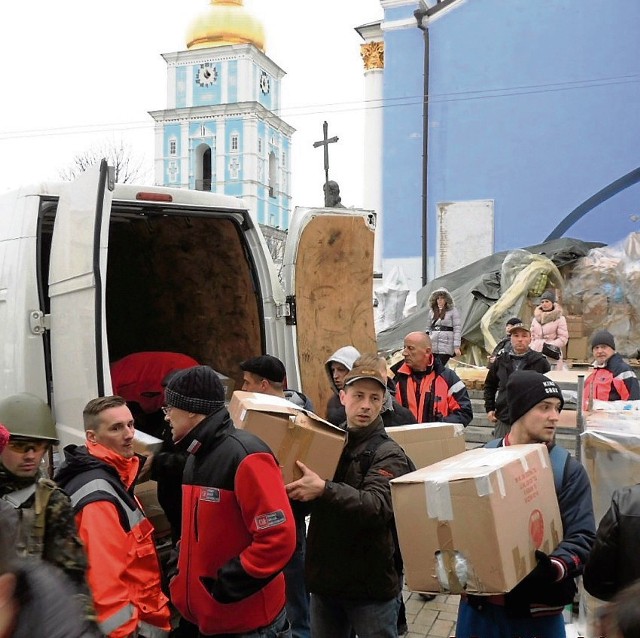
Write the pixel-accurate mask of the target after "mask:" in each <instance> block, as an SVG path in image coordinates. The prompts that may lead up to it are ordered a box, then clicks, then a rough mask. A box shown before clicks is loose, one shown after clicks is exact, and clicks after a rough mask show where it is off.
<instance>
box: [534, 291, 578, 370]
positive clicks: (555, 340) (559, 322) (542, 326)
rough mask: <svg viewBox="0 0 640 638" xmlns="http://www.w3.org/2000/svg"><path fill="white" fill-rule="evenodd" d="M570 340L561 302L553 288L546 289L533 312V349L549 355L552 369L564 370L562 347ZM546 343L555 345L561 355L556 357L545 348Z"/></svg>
mask: <svg viewBox="0 0 640 638" xmlns="http://www.w3.org/2000/svg"><path fill="white" fill-rule="evenodd" d="M567 341H569V330H568V329H567V320H566V319H565V318H564V315H563V314H562V308H561V306H560V304H558V303H556V295H555V293H554V292H553V290H546V291H545V292H543V293H542V296H541V297H540V304H539V305H538V307H537V308H536V309H535V310H534V312H533V320H532V321H531V346H530V347H531V349H532V350H537V351H538V352H542V354H544V355H546V356H547V359H549V363H550V364H551V369H552V370H562V368H563V364H562V348H564V347H565V346H566V345H567ZM545 344H547V345H549V346H555V348H557V350H558V354H559V357H558V358H556V357H555V356H554V355H553V354H551V353H550V352H548V351H547V350H551V349H552V348H549V349H547V348H544V346H545Z"/></svg>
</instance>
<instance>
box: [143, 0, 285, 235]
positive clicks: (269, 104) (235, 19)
mask: <svg viewBox="0 0 640 638" xmlns="http://www.w3.org/2000/svg"><path fill="white" fill-rule="evenodd" d="M186 44H187V50H186V51H178V52H176V53H166V54H163V56H162V57H163V58H164V59H165V61H166V63H167V108H166V109H164V110H162V111H151V112H150V115H151V117H153V119H154V120H155V182H156V184H159V185H163V186H173V187H180V188H190V189H193V190H202V191H212V192H216V193H223V194H226V195H233V196H236V197H242V198H243V199H244V200H245V202H246V204H247V206H248V208H249V210H250V211H251V213H252V215H253V216H254V219H255V220H256V221H257V222H258V223H260V224H264V225H267V226H273V227H278V228H281V229H284V230H286V229H287V228H288V226H289V218H290V215H291V168H290V167H291V136H292V135H293V133H294V129H293V128H292V127H291V126H290V125H289V124H287V123H286V122H285V121H284V120H282V119H281V118H280V117H279V116H278V115H277V113H278V112H279V110H280V96H281V92H280V83H281V81H282V78H283V77H284V75H285V72H284V71H283V70H282V69H281V68H280V67H279V66H278V65H277V64H275V63H274V62H273V61H272V60H271V59H270V58H269V57H267V56H266V55H265V52H264V45H265V37H264V30H263V27H262V24H261V23H260V22H259V21H258V20H257V19H255V18H254V17H253V16H251V15H250V14H249V13H248V12H247V11H246V10H245V8H244V6H243V0H210V5H209V7H208V8H207V10H205V11H204V12H203V13H202V14H201V15H199V16H198V17H197V18H196V19H195V20H194V21H193V23H192V25H191V27H190V28H189V32H188V35H187V43H186Z"/></svg>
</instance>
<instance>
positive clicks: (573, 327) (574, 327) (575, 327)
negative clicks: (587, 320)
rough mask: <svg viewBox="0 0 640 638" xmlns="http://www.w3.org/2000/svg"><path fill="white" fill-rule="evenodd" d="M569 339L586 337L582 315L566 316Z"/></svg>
mask: <svg viewBox="0 0 640 638" xmlns="http://www.w3.org/2000/svg"><path fill="white" fill-rule="evenodd" d="M565 319H566V320H567V330H568V332H569V339H571V338H572V337H584V336H585V335H584V319H583V318H582V315H566V316H565Z"/></svg>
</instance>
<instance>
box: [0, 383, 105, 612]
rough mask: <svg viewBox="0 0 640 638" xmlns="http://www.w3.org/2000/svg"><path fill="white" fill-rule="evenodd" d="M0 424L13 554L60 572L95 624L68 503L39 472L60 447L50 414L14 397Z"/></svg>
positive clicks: (36, 402)
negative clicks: (4, 433)
mask: <svg viewBox="0 0 640 638" xmlns="http://www.w3.org/2000/svg"><path fill="white" fill-rule="evenodd" d="M0 423H2V424H3V425H4V426H5V427H6V429H7V430H8V431H9V441H8V443H7V445H6V446H5V447H4V449H3V450H2V452H0V498H1V499H2V500H3V501H5V502H6V503H8V504H10V505H11V506H13V507H14V508H15V510H16V514H17V519H18V530H17V538H16V547H15V550H16V553H17V555H18V556H19V557H31V558H41V559H43V560H45V561H47V562H49V563H51V564H52V565H55V566H56V567H59V568H60V569H62V570H63V571H64V572H65V573H66V574H67V576H69V578H70V579H71V580H72V581H73V583H74V584H75V586H76V588H77V592H78V597H79V598H82V602H83V604H84V607H85V613H86V616H87V618H88V619H90V620H93V619H94V617H95V614H94V610H93V603H92V600H91V596H90V594H89V589H88V586H87V583H86V580H85V574H86V570H87V558H86V554H85V551H84V547H83V545H82V542H81V541H80V539H79V537H78V532H77V529H76V524H75V520H74V516H73V509H72V507H71V502H70V500H69V497H68V496H67V495H66V494H65V493H64V492H63V491H62V490H60V489H59V488H58V487H57V486H56V484H55V483H54V482H53V481H50V480H49V479H48V478H46V477H45V473H44V471H43V459H44V456H45V454H46V453H47V452H48V450H49V448H50V446H51V445H55V444H57V443H58V435H57V433H56V427H55V423H54V421H53V418H52V416H51V411H50V410H49V407H48V406H47V404H46V403H45V402H44V401H42V400H41V399H40V398H39V397H36V396H34V395H32V394H27V393H21V394H16V395H13V396H10V397H7V398H5V399H3V400H2V401H0Z"/></svg>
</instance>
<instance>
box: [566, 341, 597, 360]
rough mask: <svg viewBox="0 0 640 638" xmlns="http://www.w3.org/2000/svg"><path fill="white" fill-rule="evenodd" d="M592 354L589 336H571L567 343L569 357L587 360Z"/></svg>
mask: <svg viewBox="0 0 640 638" xmlns="http://www.w3.org/2000/svg"><path fill="white" fill-rule="evenodd" d="M590 354H591V353H590V352H589V339H587V337H570V339H569V341H568V343H567V359H577V360H578V361H586V360H587V359H588V358H589V356H590Z"/></svg>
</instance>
